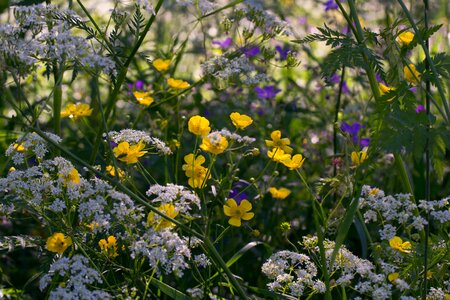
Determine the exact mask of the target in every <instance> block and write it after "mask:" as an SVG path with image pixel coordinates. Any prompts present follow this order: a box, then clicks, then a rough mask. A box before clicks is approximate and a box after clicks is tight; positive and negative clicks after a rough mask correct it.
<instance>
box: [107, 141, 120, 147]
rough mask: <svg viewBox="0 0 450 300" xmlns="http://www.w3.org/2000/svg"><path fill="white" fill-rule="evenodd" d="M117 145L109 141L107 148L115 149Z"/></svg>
mask: <svg viewBox="0 0 450 300" xmlns="http://www.w3.org/2000/svg"><path fill="white" fill-rule="evenodd" d="M117 145H118V144H117V143H116V142H114V141H110V142H109V146H110V147H111V148H115V147H117Z"/></svg>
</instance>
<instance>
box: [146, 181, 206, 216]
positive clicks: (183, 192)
mask: <svg viewBox="0 0 450 300" xmlns="http://www.w3.org/2000/svg"><path fill="white" fill-rule="evenodd" d="M146 194H147V196H149V197H155V196H156V197H155V198H153V199H152V200H151V202H152V203H159V204H161V205H164V204H168V203H170V204H172V205H174V206H175V211H176V212H179V213H182V214H184V215H187V216H191V214H190V210H191V209H192V208H191V207H192V206H194V205H195V206H197V207H198V208H200V198H199V197H198V196H197V195H196V194H195V193H193V192H192V191H191V190H189V189H187V188H186V187H184V186H181V185H176V184H172V183H168V184H167V185H166V186H163V185H159V184H155V185H152V186H151V187H150V188H149V189H148V191H147V193H146ZM154 217H155V218H157V217H159V216H157V215H155V216H154Z"/></svg>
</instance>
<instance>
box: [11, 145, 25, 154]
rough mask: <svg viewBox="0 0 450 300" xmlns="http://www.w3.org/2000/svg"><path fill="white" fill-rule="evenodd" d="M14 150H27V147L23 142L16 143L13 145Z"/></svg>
mask: <svg viewBox="0 0 450 300" xmlns="http://www.w3.org/2000/svg"><path fill="white" fill-rule="evenodd" d="M13 147H14V150H16V151H17V152H25V147H24V146H23V144H17V143H15V144H14V145H13Z"/></svg>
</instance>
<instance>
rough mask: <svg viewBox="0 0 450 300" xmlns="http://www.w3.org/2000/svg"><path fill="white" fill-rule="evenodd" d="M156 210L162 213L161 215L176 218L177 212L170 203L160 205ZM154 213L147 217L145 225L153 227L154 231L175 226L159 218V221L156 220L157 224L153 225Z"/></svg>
mask: <svg viewBox="0 0 450 300" xmlns="http://www.w3.org/2000/svg"><path fill="white" fill-rule="evenodd" d="M158 210H159V211H160V212H162V213H163V214H165V215H166V216H168V217H170V218H172V219H175V218H176V216H178V211H176V210H175V206H174V205H173V204H171V203H166V204H163V205H161V206H160V207H159V208H158ZM154 216H155V213H154V212H150V213H149V214H148V216H147V224H148V225H150V226H154V228H155V230H159V229H163V228H172V227H174V226H175V224H174V223H172V222H170V221H168V220H166V219H163V218H160V220H158V223H155V217H154Z"/></svg>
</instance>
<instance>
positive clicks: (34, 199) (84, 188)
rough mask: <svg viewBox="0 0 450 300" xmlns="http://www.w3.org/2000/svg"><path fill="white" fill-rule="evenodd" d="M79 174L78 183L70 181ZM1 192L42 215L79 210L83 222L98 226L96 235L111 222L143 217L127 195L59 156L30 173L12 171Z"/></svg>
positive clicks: (0, 181)
mask: <svg viewBox="0 0 450 300" xmlns="http://www.w3.org/2000/svg"><path fill="white" fill-rule="evenodd" d="M73 172H76V173H75V174H76V175H73V176H75V178H73V179H76V180H77V181H78V180H79V181H78V182H71V181H70V180H71V179H70V178H71V176H72V174H73ZM0 192H1V193H5V197H3V198H4V200H5V201H8V203H9V205H13V201H14V200H15V201H22V202H25V203H26V204H27V205H30V206H31V207H33V208H34V209H35V210H37V211H39V212H41V213H42V214H46V213H48V212H47V210H50V211H53V212H64V210H65V209H66V208H67V206H72V207H76V209H77V211H78V217H79V221H80V223H84V224H92V223H95V224H96V225H97V226H94V228H93V230H94V232H100V231H102V232H104V231H106V230H108V229H109V228H110V223H111V222H124V221H126V223H127V224H136V223H138V222H140V220H141V219H142V217H143V214H142V208H140V207H137V206H136V205H135V204H134V202H133V201H132V200H131V199H130V198H129V197H128V196H127V195H125V194H123V193H120V192H117V191H115V190H114V189H113V188H112V187H111V186H110V185H109V184H108V183H106V182H105V181H103V180H101V179H98V178H94V179H92V180H86V179H84V178H83V177H81V176H80V175H79V174H78V171H76V169H75V168H74V166H73V165H72V163H71V162H69V161H68V160H66V159H64V158H62V157H55V158H54V159H52V160H44V161H43V162H42V163H41V164H39V165H37V166H33V167H30V168H28V169H26V170H23V171H22V170H15V171H12V172H9V174H8V176H7V177H6V178H0Z"/></svg>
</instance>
